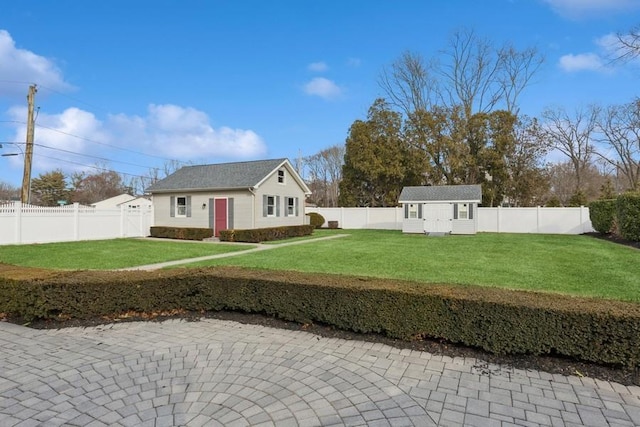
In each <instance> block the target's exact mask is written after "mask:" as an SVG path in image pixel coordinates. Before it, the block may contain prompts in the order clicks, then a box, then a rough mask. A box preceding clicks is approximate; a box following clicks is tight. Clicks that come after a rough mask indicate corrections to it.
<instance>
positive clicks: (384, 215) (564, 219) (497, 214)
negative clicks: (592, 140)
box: [306, 206, 594, 234]
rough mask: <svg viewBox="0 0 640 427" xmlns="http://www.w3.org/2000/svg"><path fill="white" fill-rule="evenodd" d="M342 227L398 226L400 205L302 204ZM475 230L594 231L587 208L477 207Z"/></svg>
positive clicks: (380, 227)
mask: <svg viewBox="0 0 640 427" xmlns="http://www.w3.org/2000/svg"><path fill="white" fill-rule="evenodd" d="M306 212H307V213H309V212H317V213H319V214H320V215H322V216H323V217H324V219H325V224H324V226H325V227H326V226H327V222H328V221H338V226H339V227H340V228H344V229H358V228H368V229H383V230H402V219H403V215H404V212H403V210H402V208H399V207H398V208H306ZM478 231H480V232H492V233H541V234H542V233H544V234H583V233H588V232H592V231H594V229H593V227H592V225H591V220H590V219H589V208H587V207H584V206H581V207H576V208H544V207H533V208H499V207H498V208H482V207H481V208H478Z"/></svg>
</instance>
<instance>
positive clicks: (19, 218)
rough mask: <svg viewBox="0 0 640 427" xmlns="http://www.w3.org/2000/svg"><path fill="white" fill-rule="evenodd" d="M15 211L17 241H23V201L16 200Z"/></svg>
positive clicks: (18, 242)
mask: <svg viewBox="0 0 640 427" xmlns="http://www.w3.org/2000/svg"><path fill="white" fill-rule="evenodd" d="M13 207H14V209H13V213H14V215H15V216H16V218H15V219H16V234H15V243H17V244H20V243H22V202H14V204H13Z"/></svg>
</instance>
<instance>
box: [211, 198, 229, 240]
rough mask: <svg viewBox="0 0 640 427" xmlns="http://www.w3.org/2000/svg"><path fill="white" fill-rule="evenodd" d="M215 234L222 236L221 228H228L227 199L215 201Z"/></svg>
mask: <svg viewBox="0 0 640 427" xmlns="http://www.w3.org/2000/svg"><path fill="white" fill-rule="evenodd" d="M213 227H214V228H213V234H214V236H216V237H220V230H226V229H227V199H215V200H214V201H213Z"/></svg>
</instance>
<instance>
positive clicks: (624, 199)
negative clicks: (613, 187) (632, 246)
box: [616, 193, 640, 242]
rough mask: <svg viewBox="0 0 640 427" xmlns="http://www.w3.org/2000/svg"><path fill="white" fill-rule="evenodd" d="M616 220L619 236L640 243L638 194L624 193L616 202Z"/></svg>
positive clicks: (639, 198)
mask: <svg viewBox="0 0 640 427" xmlns="http://www.w3.org/2000/svg"><path fill="white" fill-rule="evenodd" d="M616 207H617V210H616V220H617V222H618V230H619V232H620V235H621V236H622V237H624V238H625V239H627V240H633V241H635V242H640V193H626V194H621V195H619V196H618V198H617V200H616Z"/></svg>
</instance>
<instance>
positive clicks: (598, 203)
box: [589, 199, 616, 234]
mask: <svg viewBox="0 0 640 427" xmlns="http://www.w3.org/2000/svg"><path fill="white" fill-rule="evenodd" d="M615 217H616V199H605V200H594V201H593V202H591V204H590V205H589V219H591V225H592V226H593V228H594V229H595V230H596V231H597V232H598V233H602V234H609V233H611V232H612V231H613V227H614V224H615Z"/></svg>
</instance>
